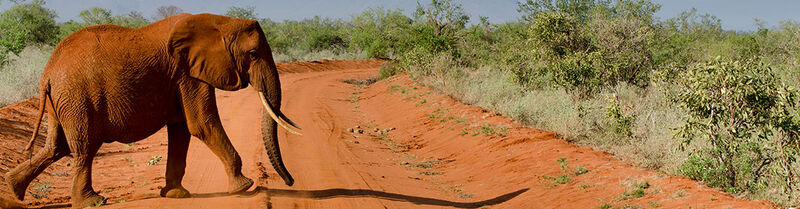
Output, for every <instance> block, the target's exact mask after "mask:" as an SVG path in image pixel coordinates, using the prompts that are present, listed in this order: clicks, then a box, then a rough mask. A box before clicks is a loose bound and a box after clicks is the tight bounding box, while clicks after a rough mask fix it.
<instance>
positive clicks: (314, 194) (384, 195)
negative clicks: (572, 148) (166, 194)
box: [192, 186, 530, 208]
mask: <svg viewBox="0 0 800 209" xmlns="http://www.w3.org/2000/svg"><path fill="white" fill-rule="evenodd" d="M528 190H530V189H529V188H525V189H520V190H517V191H514V192H510V193H507V194H504V195H500V196H497V197H495V198H492V199H488V200H483V201H477V202H453V201H448V200H441V199H435V198H429V197H419V196H412V195H405V194H397V193H390V192H383V191H375V190H369V189H341V188H335V189H322V190H291V189H270V188H266V187H263V186H259V187H256V188H255V189H254V190H252V191H248V192H245V193H243V194H240V195H242V196H252V195H256V194H259V193H262V192H266V193H267V195H269V196H270V197H294V198H305V199H332V198H348V197H371V198H378V199H384V200H391V201H401V202H409V203H414V204H418V205H435V206H450V207H455V208H479V207H483V206H490V205H497V204H500V203H504V202H506V201H508V200H511V199H513V198H515V197H517V196H519V195H520V194H522V193H525V192H527V191H528ZM226 195H228V194H227V193H207V194H195V195H193V196H192V197H193V198H212V197H220V196H226Z"/></svg>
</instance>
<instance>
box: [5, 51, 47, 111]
mask: <svg viewBox="0 0 800 209" xmlns="http://www.w3.org/2000/svg"><path fill="white" fill-rule="evenodd" d="M52 51H53V47H52V46H28V47H26V48H25V49H24V50H23V51H22V52H21V53H20V54H19V56H15V55H11V56H10V57H11V62H9V63H8V64H7V65H4V66H2V67H0V106H7V105H10V104H13V103H16V102H19V101H22V100H24V99H27V98H30V97H36V96H38V95H39V77H40V76H41V75H42V70H44V66H45V64H47V60H48V59H49V58H50V53H52Z"/></svg>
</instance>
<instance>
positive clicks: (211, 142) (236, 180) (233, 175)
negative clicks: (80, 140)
mask: <svg viewBox="0 0 800 209" xmlns="http://www.w3.org/2000/svg"><path fill="white" fill-rule="evenodd" d="M205 126H206V127H205V128H203V129H207V130H208V131H207V132H206V134H203V135H201V136H200V137H199V138H200V140H201V141H203V142H204V143H205V144H206V145H207V146H208V148H209V149H211V151H212V152H214V154H215V155H217V157H219V159H220V160H222V164H224V165H225V172H226V173H227V174H228V181H229V186H228V193H231V194H235V193H240V192H244V191H247V189H248V188H250V186H253V180H251V179H249V178H247V177H245V176H244V175H242V158H241V157H239V153H238V152H236V149H234V148H233V145H232V144H231V141H230V139H228V135H227V134H226V133H225V130H223V128H222V123H220V122H219V120H216V121H214V122H210V123H208V124H206V125H205Z"/></svg>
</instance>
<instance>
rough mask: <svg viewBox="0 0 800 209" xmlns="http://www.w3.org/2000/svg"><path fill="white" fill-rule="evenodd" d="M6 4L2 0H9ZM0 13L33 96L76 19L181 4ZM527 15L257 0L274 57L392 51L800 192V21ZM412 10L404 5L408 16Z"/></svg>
mask: <svg viewBox="0 0 800 209" xmlns="http://www.w3.org/2000/svg"><path fill="white" fill-rule="evenodd" d="M4 3H9V2H4ZM12 3H13V4H14V6H12V7H11V8H10V9H8V10H5V11H2V12H0V64H2V67H0V95H3V98H2V100H1V101H0V105H6V104H10V103H12V102H15V101H19V100H21V99H24V98H27V97H31V96H35V95H36V83H37V80H38V75H39V74H40V73H41V70H42V67H43V65H44V62H46V60H47V57H48V56H49V53H50V51H51V50H52V47H53V46H54V45H55V44H56V43H57V42H58V40H60V39H61V38H63V37H65V36H66V35H68V34H70V33H72V32H74V31H76V30H78V29H80V28H82V27H85V26H90V25H96V24H117V25H122V26H126V27H138V26H141V25H145V24H147V23H149V22H152V21H155V20H158V19H161V18H163V17H168V16H171V15H175V14H178V13H180V12H181V9H180V8H177V7H175V6H165V7H162V8H159V9H158V11H157V14H155V15H153V16H152V17H151V18H145V17H144V16H143V14H142V13H139V12H131V13H128V14H113V12H112V11H110V10H107V9H103V8H88V9H86V10H84V11H83V12H81V13H80V15H79V18H80V20H72V21H67V22H62V23H57V22H56V21H55V17H56V15H57V14H56V13H55V12H54V11H53V10H51V9H48V8H46V5H45V2H44V1H42V0H32V1H16V2H12ZM518 6H519V7H518V12H520V13H521V14H522V18H520V19H519V20H516V21H511V22H505V23H491V22H490V21H489V20H488V18H486V17H480V16H478V17H474V16H470V15H469V14H466V13H465V12H464V10H463V9H462V8H461V6H460V4H459V2H458V1H454V0H432V1H425V2H420V3H419V4H418V7H417V9H416V10H414V11H408V12H404V11H401V10H398V9H386V8H372V9H367V10H365V11H363V12H361V13H359V14H353V15H352V16H351V17H350V18H349V19H331V18H324V17H314V18H309V19H305V20H300V21H296V20H284V21H274V20H270V19H265V18H259V16H258V14H256V13H255V12H254V8H253V7H231V8H229V9H228V11H227V12H226V13H225V14H224V15H228V16H233V17H240V18H248V19H254V20H257V21H259V22H260V24H261V26H262V27H263V30H264V32H265V34H266V35H267V39H268V41H269V43H270V45H271V46H272V49H273V52H274V56H275V58H276V60H277V61H279V62H286V61H297V60H316V59H366V58H388V59H391V60H392V61H391V62H390V63H388V64H386V65H384V66H383V67H381V69H380V73H381V75H382V76H383V77H388V76H391V75H394V74H396V73H400V72H407V73H409V75H411V76H412V77H414V78H415V79H417V80H418V81H419V82H422V83H424V84H426V85H429V86H432V87H434V88H435V89H437V90H439V91H441V92H444V93H447V94H449V95H451V96H453V97H455V98H457V99H460V100H462V101H464V102H466V103H469V104H474V105H478V106H481V107H484V108H487V109H490V110H493V111H495V112H497V113H500V114H502V115H504V116H507V117H510V118H513V119H515V120H516V121H518V122H520V123H523V124H526V125H528V126H531V127H535V128H539V129H544V130H550V131H554V132H556V133H558V134H559V135H560V136H561V137H562V138H564V139H565V140H569V141H572V142H575V143H578V144H582V145H588V146H591V147H594V148H596V149H600V150H604V151H608V152H611V153H613V154H615V155H616V156H618V157H619V158H621V159H623V160H626V161H628V162H632V163H633V164H635V165H637V166H640V167H643V168H649V169H656V170H660V171H662V172H664V173H668V174H671V175H680V176H686V177H689V178H692V179H696V180H700V181H702V182H704V183H705V184H707V185H709V186H711V187H715V188H719V189H722V190H724V191H727V192H729V193H732V194H734V195H738V196H742V197H745V198H751V199H767V200H770V201H773V202H775V203H777V204H780V205H784V206H791V205H799V204H800V199H799V198H800V188H798V187H800V173H798V172H800V162H798V160H797V156H798V152H800V134H798V130H800V118H798V111H800V107H798V92H797V89H800V83H798V82H797V81H798V78H800V75H798V69H797V68H798V67H797V63H798V61H800V22H794V21H785V22H781V23H780V24H778V26H776V27H770V28H768V27H766V26H763V25H764V24H759V25H762V26H761V27H759V28H758V30H756V31H748V32H742V31H729V30H724V29H723V28H722V26H721V21H722V20H720V19H718V18H716V17H714V16H712V15H708V14H698V13H697V11H696V10H688V11H686V12H683V13H681V14H676V16H675V17H673V18H669V19H660V18H657V17H655V16H654V14H655V12H656V11H658V10H659V8H660V6H659V5H658V4H656V3H653V2H651V1H648V0H523V1H520V2H519V3H518ZM409 14H410V15H409Z"/></svg>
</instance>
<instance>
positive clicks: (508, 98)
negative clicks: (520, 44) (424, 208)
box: [409, 55, 686, 174]
mask: <svg viewBox="0 0 800 209" xmlns="http://www.w3.org/2000/svg"><path fill="white" fill-rule="evenodd" d="M447 56H448V55H440V56H439V57H437V58H434V59H433V60H434V61H432V63H431V64H430V65H427V66H426V67H427V68H428V69H419V68H412V69H409V70H411V72H412V75H414V76H415V78H416V79H417V80H418V81H419V82H421V83H423V84H425V85H428V86H431V87H433V88H434V89H437V90H438V91H441V92H443V93H446V94H449V95H450V96H452V97H454V98H456V99H459V100H461V101H463V102H464V103H466V104H470V105H477V106H480V107H483V108H486V109H489V110H493V111H496V112H497V113H500V114H502V115H504V116H506V117H509V118H512V119H514V120H516V121H518V122H520V123H522V124H524V125H527V126H531V127H535V128H539V129H543V130H547V131H553V132H556V133H557V134H559V135H560V136H561V137H562V138H564V139H566V140H569V141H573V142H576V143H578V144H582V145H588V146H591V147H594V148H596V149H600V150H603V151H608V152H610V153H613V154H615V155H616V156H618V157H619V158H621V159H623V160H625V161H628V162H631V163H633V164H635V165H637V166H640V167H644V168H650V169H661V170H663V171H666V172H668V173H672V174H678V173H677V169H678V168H679V167H680V165H681V164H682V163H683V161H684V158H685V157H683V156H684V155H685V154H686V153H685V152H681V151H678V149H677V148H678V146H679V141H678V140H675V139H674V137H673V136H674V135H675V134H676V133H677V131H676V130H675V129H676V128H677V127H679V126H680V125H681V124H682V122H681V121H682V117H681V116H682V115H685V114H686V113H685V112H683V111H682V110H680V109H679V108H677V107H675V106H674V105H673V104H671V103H670V102H668V99H667V97H668V95H667V94H669V93H670V92H669V90H668V88H666V87H664V85H654V86H652V87H651V88H650V89H649V90H648V91H647V92H644V91H642V90H641V89H640V88H638V87H635V86H627V85H619V86H617V88H615V89H613V90H606V91H603V92H601V93H600V94H599V95H598V96H595V97H592V98H590V99H578V98H577V97H573V96H570V94H568V93H566V90H565V89H563V88H558V87H552V88H542V89H528V88H524V87H522V86H521V85H519V84H517V83H515V82H514V74H513V73H511V72H508V71H504V70H498V69H496V68H494V67H491V66H486V67H483V68H480V69H475V68H469V67H463V66H459V65H458V64H456V63H455V62H453V61H450V59H449V58H447ZM419 71H433V72H439V73H434V74H425V73H419ZM415 72H416V73H415ZM611 99H616V100H618V101H619V103H620V105H621V106H622V111H623V112H625V114H628V115H631V116H633V117H634V118H635V119H634V120H633V124H632V126H631V132H632V136H631V137H630V139H628V138H627V137H626V136H620V135H618V134H615V133H614V132H613V131H612V129H613V127H612V126H613V125H614V124H613V123H612V122H613V121H609V119H608V117H607V108H608V106H609V100H611Z"/></svg>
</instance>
